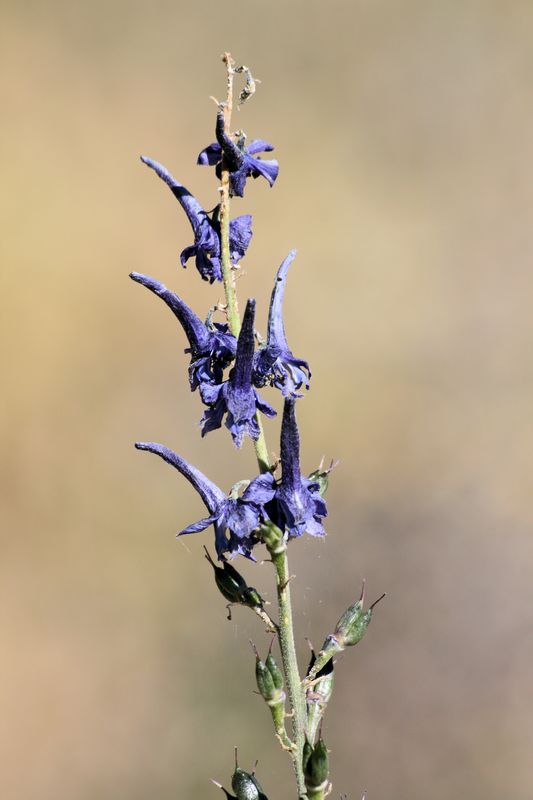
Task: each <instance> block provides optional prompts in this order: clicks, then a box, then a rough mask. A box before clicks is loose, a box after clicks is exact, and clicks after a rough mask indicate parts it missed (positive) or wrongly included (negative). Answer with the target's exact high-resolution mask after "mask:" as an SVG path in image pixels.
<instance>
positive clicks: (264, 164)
mask: <svg viewBox="0 0 533 800" xmlns="http://www.w3.org/2000/svg"><path fill="white" fill-rule="evenodd" d="M215 133H216V137H217V141H216V142H213V144H210V145H209V146H208V147H206V148H204V150H202V151H201V153H200V154H199V156H198V164H202V165H203V166H210V167H213V166H216V174H217V176H218V177H219V178H220V176H221V168H222V158H223V157H224V159H225V162H226V164H227V167H228V169H229V173H230V193H231V194H232V195H237V196H238V197H242V196H243V195H244V187H245V185H246V179H247V178H249V177H250V176H251V177H252V178H258V177H259V176H260V175H262V176H263V178H266V179H267V181H268V182H269V184H270V186H273V185H274V181H275V180H276V178H277V177H278V172H279V164H278V162H277V161H276V160H275V159H271V160H265V159H262V158H257V157H256V156H255V154H256V153H262V152H269V151H270V150H273V149H274V147H273V146H272V145H271V144H269V143H268V142H265V141H264V139H254V140H253V141H252V142H250V144H249V146H248V147H246V146H245V144H244V137H241V138H240V140H239V141H238V142H234V141H233V139H231V138H230V137H229V136H228V134H227V133H226V131H225V129H224V112H223V110H220V111H219V112H218V114H217V124H216V128H215Z"/></svg>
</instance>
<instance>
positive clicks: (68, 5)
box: [0, 0, 533, 800]
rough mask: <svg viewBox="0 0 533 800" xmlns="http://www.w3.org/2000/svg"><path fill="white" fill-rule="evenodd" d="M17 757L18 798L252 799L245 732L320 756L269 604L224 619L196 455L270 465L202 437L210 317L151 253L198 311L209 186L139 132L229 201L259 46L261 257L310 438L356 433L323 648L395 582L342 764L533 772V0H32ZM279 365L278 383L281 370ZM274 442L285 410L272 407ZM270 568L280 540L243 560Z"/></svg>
mask: <svg viewBox="0 0 533 800" xmlns="http://www.w3.org/2000/svg"><path fill="white" fill-rule="evenodd" d="M1 12H2V24H1V26H0V64H1V70H0V87H1V88H0V98H1V107H2V126H1V131H0V138H1V144H2V146H1V148H0V163H1V174H2V181H1V188H0V206H1V211H2V218H3V235H2V237H1V240H0V249H1V251H2V312H1V319H0V325H1V336H0V342H1V345H0V346H1V348H2V351H3V355H2V373H3V374H2V378H3V380H2V385H3V388H2V404H1V406H2V411H1V414H2V418H1V437H2V453H3V458H2V466H1V469H2V480H1V483H0V487H1V488H0V491H1V493H2V503H1V507H2V511H1V514H2V525H1V529H2V533H1V537H2V548H1V558H0V609H1V612H0V613H1V616H2V657H1V659H0V673H1V674H0V707H1V713H0V785H1V790H2V796H3V797H4V798H13V800H15V799H16V800H57V798H69V800H95V798H98V800H146V798H154V800H155V799H157V800H170V798H178V797H179V798H186V797H189V798H190V797H195V798H197V800H199V799H200V798H201V799H202V800H203V799H204V798H205V800H211V799H213V800H217V799H218V798H220V797H221V795H220V793H218V790H217V789H216V788H215V787H213V786H212V785H211V784H210V782H209V779H210V778H211V777H213V778H217V779H219V780H220V781H222V782H223V783H225V785H229V777H230V774H231V767H232V758H233V746H234V745H238V746H239V751H240V758H241V763H242V766H244V767H245V768H249V767H250V766H251V765H252V763H253V761H254V760H255V759H256V758H259V761H260V763H259V768H258V775H259V778H260V780H261V781H262V783H263V785H264V788H265V790H266V792H267V794H268V795H269V797H270V798H271V800H279V799H280V798H289V797H292V796H293V784H292V775H291V769H290V764H289V760H288V759H287V758H286V756H285V755H283V754H282V753H281V751H279V748H278V747H277V744H276V743H275V742H274V739H273V736H272V732H271V727H270V720H269V718H268V714H267V712H266V709H265V708H264V707H263V705H262V702H261V701H260V699H259V698H257V697H256V696H255V695H254V694H253V689H254V688H255V687H254V677H253V656H252V652H251V650H250V646H249V644H248V639H249V638H253V639H254V641H255V642H256V643H257V644H258V646H260V648H261V649H262V651H264V650H265V648H266V646H267V643H268V640H269V639H268V637H267V636H266V635H265V634H264V631H263V629H262V628H261V626H260V625H259V623H258V621H257V620H256V618H255V617H254V616H253V615H252V614H250V613H248V612H247V611H246V609H236V610H235V612H234V618H233V621H232V622H228V621H227V620H226V618H225V615H226V612H225V608H224V601H223V600H222V598H221V597H220V595H219V594H218V593H217V590H216V588H215V586H214V583H213V581H212V574H211V570H210V568H209V567H208V565H207V564H206V562H205V561H204V559H203V557H202V545H203V544H208V545H209V546H211V545H212V533H211V532H206V533H205V534H202V535H198V536H195V537H188V538H187V539H186V540H180V541H176V539H175V538H174V534H175V533H176V531H177V530H179V529H180V528H181V527H183V526H184V525H186V524H188V523H189V522H191V521H193V520H195V519H198V518H199V517H200V516H202V515H203V512H204V509H203V506H202V504H201V502H200V500H199V498H198V497H197V496H196V494H195V493H194V491H193V490H192V488H191V487H190V486H189V485H188V484H187V483H186V482H185V481H184V480H183V479H180V477H179V475H178V474H177V473H175V472H174V471H173V470H172V469H171V468H170V467H167V466H166V465H164V464H162V463H161V462H160V461H158V460H157V459H156V458H155V457H152V456H149V455H145V454H140V453H137V452H136V451H135V450H134V449H133V442H134V441H135V440H136V439H152V440H155V441H161V442H164V443H165V444H167V445H169V446H171V447H173V448H174V449H176V450H177V451H178V452H179V453H181V454H182V455H183V456H185V457H186V458H188V459H189V460H190V461H192V462H193V463H194V464H196V465H197V466H198V467H199V468H200V469H202V470H203V471H204V472H205V473H207V474H208V475H209V477H210V478H211V479H212V480H214V481H216V482H217V483H219V485H221V486H222V487H223V488H224V489H225V490H227V489H229V487H230V486H231V484H232V483H233V482H234V481H236V480H238V479H240V478H244V477H250V476H252V475H254V474H255V466H254V458H253V453H252V450H251V448H250V447H249V446H245V447H243V449H242V451H241V452H238V451H236V450H235V449H234V448H233V446H232V445H231V443H230V440H229V436H228V435H227V432H226V431H225V430H224V431H217V432H215V433H212V434H210V435H209V436H208V437H207V438H206V439H204V440H201V439H200V436H199V431H198V426H197V423H198V420H199V418H200V416H201V413H202V410H201V408H200V404H199V400H198V397H197V396H196V395H194V396H192V395H191V394H190V393H189V391H188V388H187V384H186V379H185V375H186V364H187V358H186V357H185V356H184V355H183V352H182V350H183V348H184V347H185V341H184V337H183V334H182V331H181V330H180V329H178V326H177V324H176V322H175V320H174V319H173V318H172V316H171V314H170V313H169V312H168V310H167V309H166V308H165V307H164V306H163V304H162V303H160V302H159V301H157V300H156V299H154V298H153V297H152V296H151V295H150V294H149V293H148V292H146V291H145V290H143V289H142V287H139V286H137V285H135V284H133V283H132V282H131V281H130V280H129V279H128V273H129V272H130V271H131V270H138V271H142V272H147V273H149V274H152V275H154V276H156V277H158V278H159V279H161V280H162V281H164V282H165V283H166V284H167V285H169V286H170V287H171V288H173V289H174V290H175V291H177V292H179V294H180V295H182V296H183V297H184V298H185V299H186V300H187V301H188V302H189V303H190V304H191V305H192V306H193V307H194V308H195V309H196V310H197V311H198V312H199V313H200V314H201V315H203V314H204V313H205V312H206V311H207V309H208V307H209V306H210V305H212V304H213V303H215V302H216V301H217V300H218V299H220V297H221V288H220V286H219V285H218V286H212V287H209V286H208V285H207V284H204V283H202V282H201V280H200V279H199V276H198V274H197V273H196V271H195V269H194V267H193V265H192V262H191V266H190V267H189V268H188V269H187V270H182V269H181V267H180V266H179V264H178V254H179V252H180V251H181V249H182V248H183V247H185V246H186V245H188V244H190V243H191V241H192V238H191V233H190V229H189V226H188V224H187V222H186V219H185V217H184V215H183V213H182V211H181V209H180V208H179V207H178V205H177V203H176V202H175V201H174V199H173V198H172V196H171V194H170V193H169V192H168V190H167V189H166V187H165V186H163V185H162V184H161V183H160V182H159V181H158V179H157V178H156V177H155V176H154V175H153V174H152V173H151V172H150V171H148V170H147V169H146V168H145V167H143V166H142V165H141V164H140V162H139V160H138V156H139V154H140V153H145V154H147V155H150V156H152V157H154V158H157V159H159V160H160V161H162V162H163V163H164V164H165V165H166V166H167V167H168V168H169V169H170V170H171V171H172V172H173V173H174V174H175V176H176V177H177V178H179V179H180V180H181V181H183V183H184V184H185V185H186V186H188V187H189V188H190V189H191V190H192V191H193V192H194V193H195V194H196V195H197V196H198V198H199V199H200V201H201V202H202V203H203V204H204V206H205V207H206V208H211V207H212V206H213V205H214V204H215V202H216V197H217V190H216V182H215V179H214V176H213V174H212V171H211V170H207V169H205V168H204V169H202V168H199V167H197V166H196V165H195V160H196V156H197V153H198V151H199V150H200V149H201V148H202V147H203V146H205V145H206V144H208V143H209V142H210V141H212V140H213V129H214V122H215V109H214V106H213V103H212V102H211V101H210V100H209V95H216V96H218V97H220V96H222V95H223V92H224V86H225V76H224V71H223V66H222V63H221V62H220V60H219V56H220V54H221V53H222V51H223V50H225V49H228V50H230V51H231V52H232V53H233V55H234V56H235V58H236V60H237V61H238V62H240V63H244V64H246V65H248V66H250V67H251V68H252V69H253V72H254V75H256V76H257V77H258V78H260V79H261V80H262V83H261V85H260V87H259V90H258V92H257V95H256V97H254V98H253V99H252V100H251V101H250V102H249V104H247V105H246V106H245V107H244V108H243V109H242V110H241V112H240V113H237V112H236V114H235V117H234V125H235V127H243V128H244V129H245V130H246V131H247V133H248V135H249V136H250V137H251V138H254V137H261V138H265V139H267V140H269V141H271V142H273V143H274V144H275V145H276V151H275V156H276V157H277V158H278V159H279V161H280V165H281V169H280V176H279V179H278V182H277V184H276V186H275V187H274V189H273V190H269V188H268V186H267V185H266V183H264V182H263V181H257V182H252V183H250V184H249V185H248V187H247V193H246V197H245V199H244V200H241V201H239V200H236V201H235V203H234V206H233V210H234V213H245V212H250V213H252V214H253V215H254V231H255V233H254V238H253V241H252V244H251V247H250V249H249V251H248V256H247V258H246V259H245V261H244V262H243V277H242V278H241V280H240V281H239V290H240V293H241V296H242V297H246V296H255V297H256V298H257V299H258V304H259V325H260V327H262V328H263V329H264V323H265V319H266V312H267V308H268V298H269V293H270V289H271V286H272V281H273V276H274V272H275V270H276V268H277V266H278V265H279V263H280V262H281V260H282V258H283V257H284V256H285V254H286V253H287V251H288V250H289V249H290V248H292V247H297V248H298V251H299V254H298V259H297V261H296V262H295V264H294V266H293V269H292V271H291V274H290V277H289V281H288V285H287V295H286V309H285V312H286V327H287V332H288V336H289V341H290V343H291V346H292V349H293V351H294V353H295V354H296V355H298V356H302V357H304V358H307V359H308V360H309V361H310V362H311V365H312V369H313V382H312V390H311V391H310V392H309V394H308V395H307V396H306V397H305V399H304V400H302V401H301V402H300V404H299V406H298V414H299V421H300V426H301V432H302V459H303V468H304V470H305V471H311V470H312V469H313V468H314V467H315V466H316V465H317V463H318V461H319V459H320V457H321V456H322V455H323V454H324V455H325V456H326V457H327V458H330V457H334V458H338V459H340V461H341V464H340V466H339V467H338V469H337V470H336V471H335V474H334V479H333V480H332V483H331V487H330V490H329V493H328V502H329V508H330V516H329V518H328V526H327V527H328V533H329V535H328V538H327V540H326V541H325V542H322V541H315V540H313V539H311V537H303V538H302V539H301V540H299V541H297V542H295V543H294V545H293V546H292V547H291V570H292V572H294V573H295V575H296V578H295V579H294V582H293V594H294V598H295V604H296V625H297V633H298V646H299V650H300V654H301V658H302V663H304V662H306V661H307V658H308V651H307V645H306V643H305V640H304V637H306V636H307V637H310V638H311V639H312V641H313V642H314V643H315V645H316V646H319V645H320V644H321V642H322V640H323V637H324V635H325V634H326V633H327V632H328V631H329V630H331V628H332V626H333V625H334V624H335V622H336V620H337V619H338V617H339V615H340V613H341V612H342V611H343V610H344V609H345V607H346V606H347V605H349V604H350V603H351V602H352V601H353V600H354V598H355V597H356V596H357V595H358V593H359V589H360V584H361V580H362V578H363V577H366V579H367V588H368V597H369V600H370V601H371V600H373V599H375V597H377V596H378V595H379V594H381V593H382V592H383V591H386V592H387V593H388V596H387V599H386V600H385V601H384V602H383V603H382V604H381V605H380V606H379V608H378V609H377V611H376V614H375V617H374V621H373V623H372V626H371V628H370V631H369V633H368V634H367V637H366V638H365V639H364V641H363V642H362V643H361V644H360V645H359V646H358V647H357V648H356V649H354V650H350V651H348V652H347V653H346V654H345V655H344V656H343V657H342V659H340V660H339V664H338V670H337V686H336V692H335V695H334V698H333V701H332V703H331V708H330V714H329V716H328V718H327V721H326V725H325V728H324V736H325V739H326V742H327V744H328V745H329V747H330V748H331V750H332V755H331V760H332V770H333V780H334V795H336V796H338V795H339V794H340V793H341V792H345V793H347V794H348V796H349V798H350V800H358V798H360V796H361V794H362V792H363V790H366V791H367V793H368V794H367V796H368V800H392V798H394V799H395V800H407V799H409V800H422V798H428V797H429V798H431V799H432V800H445V799H446V800H448V798H451V797H460V798H463V797H464V798H469V800H478V798H479V800H481V799H483V800H500V798H502V797H512V798H513V800H530V798H531V797H532V796H533V773H532V768H531V748H532V744H533V721H532V720H533V718H532V708H533V688H532V681H531V663H532V658H533V642H532V616H533V614H532V600H533V592H532V570H533V538H532V524H533V511H532V504H531V488H532V471H533V434H532V418H531V412H532V402H533V364H532V350H533V316H532V314H531V301H532V293H533V275H532V271H531V259H532V255H533V229H532V226H531V212H532V208H533V166H532V147H531V142H532V136H533V101H532V89H533V80H532V75H533V7H532V5H531V3H529V2H519V1H518V0H517V2H512V3H501V2H497V1H496V0H494V2H490V1H489V2H487V1H486V0H485V1H484V2H455V1H454V0H453V1H452V2H448V3H440V2H423V1H422V0H405V1H404V2H402V3H395V2H391V0H383V1H382V2H381V1H380V0H375V1H374V2H371V3H370V2H367V1H366V0H352V2H350V3H345V2H337V1H336V0H331V1H330V2H328V3H325V2H316V1H315V0H305V2H303V0H295V2H291V3H281V2H279V3H271V4H269V5H265V4H263V3H259V2H257V0H249V2H247V3H246V4H234V3H232V4H229V5H226V6H224V5H222V4H219V3H214V2H205V3H202V4H193V3H185V2H183V0H177V1H176V0H174V2H168V0H151V1H150V2H147V1H146V0H128V1H127V2H126V0H114V2H111V3H109V2H103V1H102V0H93V2H91V3H84V2H79V0H74V1H73V0H70V2H63V1H62V0H53V1H52V2H49V3H43V2H37V1H36V0H34V1H33V2H32V0H27V1H26V2H8V1H6V0H4V2H2V3H1ZM265 396H266V397H267V399H268V400H270V401H271V402H274V403H275V404H277V406H278V408H279V397H278V396H277V395H275V394H274V393H273V392H272V391H271V390H268V391H267V392H265ZM266 427H267V436H268V439H269V446H270V449H271V450H272V451H277V449H278V422H277V421H273V422H268V423H267V425H266ZM237 566H240V567H241V568H242V571H243V572H244V573H245V574H246V575H247V577H248V579H249V581H250V582H251V583H252V584H254V585H256V586H257V587H258V588H260V589H261V590H262V591H263V592H264V593H265V594H266V595H267V596H268V597H269V598H270V599H274V598H273V581H272V577H273V576H272V574H271V570H270V567H269V565H265V566H264V567H263V568H259V567H258V566H254V565H253V564H250V563H245V562H244V561H243V560H242V559H241V561H240V564H239V565H237Z"/></svg>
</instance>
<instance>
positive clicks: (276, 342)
mask: <svg viewBox="0 0 533 800" xmlns="http://www.w3.org/2000/svg"><path fill="white" fill-rule="evenodd" d="M295 255H296V250H291V251H290V253H289V255H288V256H287V258H286V259H285V260H284V262H283V263H282V265H281V266H280V268H279V270H278V273H277V275H276V280H275V282H274V289H273V291H272V296H271V298H270V310H269V314H268V339H267V342H266V345H265V347H263V348H262V349H261V350H259V351H258V353H256V356H255V361H254V384H255V386H264V385H265V384H266V383H269V384H270V385H271V386H275V387H276V388H277V389H279V390H280V391H281V393H282V394H283V396H284V397H301V394H299V392H298V390H299V389H300V388H301V387H302V386H305V388H306V389H309V380H310V378H311V371H310V369H309V364H308V363H307V361H304V360H303V359H301V358H295V357H294V356H293V354H292V352H291V350H290V349H289V345H288V344H287V337H286V336H285V327H284V325H283V296H284V293H285V282H286V280H287V274H288V272H289V267H290V265H291V264H292V262H293V260H294V257H295Z"/></svg>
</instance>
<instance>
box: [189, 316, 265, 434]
mask: <svg viewBox="0 0 533 800" xmlns="http://www.w3.org/2000/svg"><path fill="white" fill-rule="evenodd" d="M254 318H255V300H248V302H247V304H246V310H245V312H244V317H243V321H242V328H241V332H240V334H239V338H238V341H237V354H236V356H235V364H234V365H233V368H232V370H231V372H230V374H229V378H228V380H227V381H224V382H223V383H221V384H218V385H216V386H207V385H204V387H203V393H202V399H203V401H204V403H206V404H207V405H209V408H208V409H207V411H206V412H205V413H204V416H203V417H202V420H201V422H200V425H201V427H202V436H205V434H206V433H208V432H209V431H213V430H215V429H216V428H220V426H221V425H222V420H223V418H224V415H225V414H227V419H226V423H225V424H226V427H227V428H228V429H229V431H230V433H231V436H232V438H233V441H234V442H235V444H236V445H237V447H240V446H241V444H242V440H243V437H244V434H248V436H251V438H252V439H254V440H255V439H257V438H258V437H259V433H260V431H259V425H258V424H257V419H256V413H257V411H258V410H259V411H261V412H262V413H263V414H265V415H266V416H267V417H275V416H276V412H275V410H274V409H273V408H272V406H270V405H269V404H268V403H266V402H265V401H264V400H262V399H261V397H260V396H259V394H258V392H257V391H256V389H254V387H253V386H252V365H253V358H254Z"/></svg>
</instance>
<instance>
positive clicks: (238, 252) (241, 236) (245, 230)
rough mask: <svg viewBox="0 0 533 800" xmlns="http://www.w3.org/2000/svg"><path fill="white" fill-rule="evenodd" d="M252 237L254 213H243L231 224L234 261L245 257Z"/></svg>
mask: <svg viewBox="0 0 533 800" xmlns="http://www.w3.org/2000/svg"><path fill="white" fill-rule="evenodd" d="M251 238H252V215H251V214H242V215H241V216H240V217H235V219H232V220H231V222H230V224H229V247H230V255H231V260H232V262H235V263H237V262H238V261H240V260H241V258H244V254H245V253H246V250H247V249H248V245H249V244H250V240H251Z"/></svg>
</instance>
